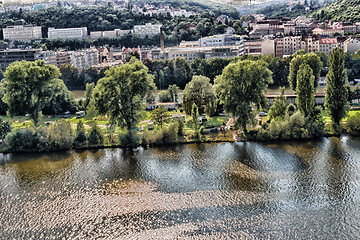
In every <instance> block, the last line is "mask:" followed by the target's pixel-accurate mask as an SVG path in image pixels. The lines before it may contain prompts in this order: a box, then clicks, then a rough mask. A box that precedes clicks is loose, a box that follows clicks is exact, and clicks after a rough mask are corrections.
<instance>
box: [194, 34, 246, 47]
mask: <svg viewBox="0 0 360 240" xmlns="http://www.w3.org/2000/svg"><path fill="white" fill-rule="evenodd" d="M243 44H244V41H243V38H242V37H241V36H240V35H235V34H219V35H214V36H209V37H203V38H200V39H199V46H200V47H216V46H236V45H243Z"/></svg>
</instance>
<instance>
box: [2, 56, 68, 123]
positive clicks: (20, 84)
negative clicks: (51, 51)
mask: <svg viewBox="0 0 360 240" xmlns="http://www.w3.org/2000/svg"><path fill="white" fill-rule="evenodd" d="M59 76H60V72H59V69H58V68H57V67H55V66H53V65H45V62H44V61H43V60H37V61H35V62H28V61H20V62H14V63H12V64H10V66H9V67H8V68H7V69H6V72H5V82H4V83H5V89H6V93H5V96H4V98H3V100H4V102H5V103H7V105H8V107H9V110H8V111H9V114H10V115H11V116H15V115H24V114H26V113H28V114H30V115H31V118H32V119H33V120H34V123H35V124H37V122H38V120H39V113H40V111H41V109H42V108H43V107H44V106H45V105H46V104H47V103H48V102H49V101H51V99H52V98H53V97H54V96H56V93H55V90H56V89H57V87H56V85H61V82H59V81H61V80H60V79H58V78H59Z"/></svg>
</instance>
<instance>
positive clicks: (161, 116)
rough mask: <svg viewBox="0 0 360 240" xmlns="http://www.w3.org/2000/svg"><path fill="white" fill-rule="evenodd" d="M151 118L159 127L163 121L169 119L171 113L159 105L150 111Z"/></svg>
mask: <svg viewBox="0 0 360 240" xmlns="http://www.w3.org/2000/svg"><path fill="white" fill-rule="evenodd" d="M151 119H152V120H153V121H154V123H155V124H156V125H159V126H160V128H162V127H163V124H164V123H167V122H169V121H170V120H171V115H170V114H169V112H168V110H167V109H166V108H165V107H163V106H160V107H158V108H156V109H154V110H153V111H152V112H151Z"/></svg>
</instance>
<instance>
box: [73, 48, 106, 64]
mask: <svg viewBox="0 0 360 240" xmlns="http://www.w3.org/2000/svg"><path fill="white" fill-rule="evenodd" d="M70 56H71V62H72V65H73V66H75V67H77V68H79V69H85V68H88V67H92V66H95V65H98V64H99V52H98V50H97V49H96V48H90V49H86V50H82V51H75V52H71V53H70Z"/></svg>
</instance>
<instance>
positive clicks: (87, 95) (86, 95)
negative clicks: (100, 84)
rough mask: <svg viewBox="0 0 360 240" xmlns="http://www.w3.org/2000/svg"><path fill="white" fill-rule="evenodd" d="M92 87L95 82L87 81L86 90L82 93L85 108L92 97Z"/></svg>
mask: <svg viewBox="0 0 360 240" xmlns="http://www.w3.org/2000/svg"><path fill="white" fill-rule="evenodd" d="M94 88H95V83H87V84H86V91H85V93H84V99H85V100H84V102H83V104H84V109H86V108H87V106H88V105H89V103H90V100H91V98H92V93H93V91H94Z"/></svg>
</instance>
